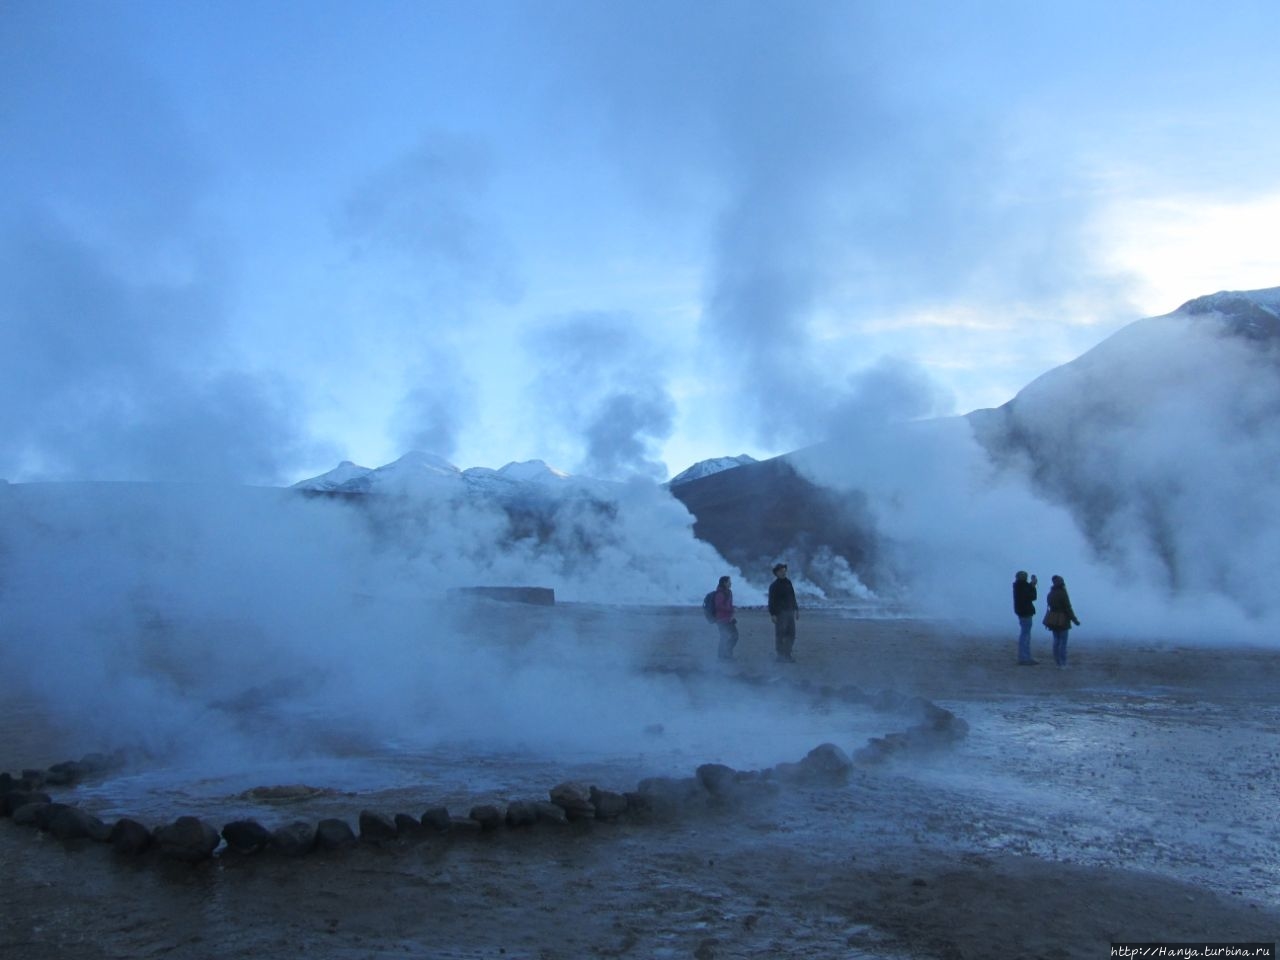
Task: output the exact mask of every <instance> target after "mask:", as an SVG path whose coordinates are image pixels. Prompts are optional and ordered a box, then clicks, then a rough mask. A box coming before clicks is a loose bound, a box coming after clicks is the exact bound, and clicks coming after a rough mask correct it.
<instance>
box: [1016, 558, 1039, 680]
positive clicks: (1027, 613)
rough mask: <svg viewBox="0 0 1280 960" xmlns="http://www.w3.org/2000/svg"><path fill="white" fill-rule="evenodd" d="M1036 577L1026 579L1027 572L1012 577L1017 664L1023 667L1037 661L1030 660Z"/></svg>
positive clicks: (1021, 571) (1033, 664)
mask: <svg viewBox="0 0 1280 960" xmlns="http://www.w3.org/2000/svg"><path fill="white" fill-rule="evenodd" d="M1035 599H1036V577H1035V574H1032V575H1031V579H1030V580H1028V579H1027V571H1025V570H1019V571H1018V572H1017V573H1015V574H1014V575H1013V613H1014V616H1016V617H1017V618H1018V627H1019V632H1018V663H1019V664H1021V665H1022V666H1025V667H1031V666H1035V664H1036V663H1038V662H1039V661H1037V660H1032V659H1031V618H1032V617H1034V616H1035V615H1036V604H1035Z"/></svg>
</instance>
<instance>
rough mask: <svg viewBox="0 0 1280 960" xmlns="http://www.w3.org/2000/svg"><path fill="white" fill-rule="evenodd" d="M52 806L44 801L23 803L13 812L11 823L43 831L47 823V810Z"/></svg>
mask: <svg viewBox="0 0 1280 960" xmlns="http://www.w3.org/2000/svg"><path fill="white" fill-rule="evenodd" d="M52 806H53V804H52V803H49V802H48V801H46V800H36V801H32V802H31V803H24V804H23V805H22V806H20V807H18V808H17V809H16V810H14V811H13V822H14V823H17V824H21V825H22V826H24V827H36V828H38V829H44V825H45V823H47V822H48V817H49V809H50V808H51V807H52Z"/></svg>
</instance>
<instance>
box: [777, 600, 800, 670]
mask: <svg viewBox="0 0 1280 960" xmlns="http://www.w3.org/2000/svg"><path fill="white" fill-rule="evenodd" d="M795 645H796V615H795V611H792V610H783V611H781V612H780V613H779V614H778V618H777V620H776V621H775V622H774V624H773V649H774V650H775V651H776V652H777V654H778V656H780V657H783V658H786V657H789V656H791V648H792V647H794V646H795Z"/></svg>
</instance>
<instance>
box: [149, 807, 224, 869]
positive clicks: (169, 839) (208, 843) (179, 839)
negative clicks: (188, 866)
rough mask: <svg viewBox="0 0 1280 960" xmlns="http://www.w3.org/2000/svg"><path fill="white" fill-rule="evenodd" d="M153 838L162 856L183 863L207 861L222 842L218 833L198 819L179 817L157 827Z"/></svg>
mask: <svg viewBox="0 0 1280 960" xmlns="http://www.w3.org/2000/svg"><path fill="white" fill-rule="evenodd" d="M153 836H154V839H155V842H156V845H157V846H158V847H159V848H160V853H161V855H162V856H166V857H169V858H170V859H173V860H181V861H182V862H183V863H199V862H200V861H201V860H208V859H209V858H210V857H212V856H213V851H214V850H216V849H218V844H219V843H221V842H222V839H221V837H219V836H218V831H217V830H215V829H213V827H211V826H209V824H207V823H205V822H204V821H203V820H201V819H200V818H199V817H179V818H178V819H177V820H175V821H173V823H170V824H166V825H165V826H161V827H157V828H156V830H155V833H154V834H153Z"/></svg>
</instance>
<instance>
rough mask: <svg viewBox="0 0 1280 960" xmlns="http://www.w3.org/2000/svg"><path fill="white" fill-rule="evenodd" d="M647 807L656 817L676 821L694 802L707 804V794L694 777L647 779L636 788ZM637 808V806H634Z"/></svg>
mask: <svg viewBox="0 0 1280 960" xmlns="http://www.w3.org/2000/svg"><path fill="white" fill-rule="evenodd" d="M635 792H636V793H637V794H639V795H640V796H641V797H642V798H643V801H642V803H643V804H644V806H645V807H647V809H648V811H649V812H650V813H652V814H653V815H654V816H655V817H658V818H659V819H664V820H670V819H674V818H675V817H677V816H679V815H680V813H681V812H682V811H683V810H684V809H685V807H687V806H689V805H690V804H692V803H694V802H699V803H702V802H705V800H706V793H705V791H704V790H703V789H702V785H701V784H699V783H698V781H697V779H696V778H694V777H685V778H681V779H678V780H677V779H675V778H673V777H646V778H645V779H644V780H641V781H640V783H639V784H638V785H637V787H636V791H635ZM633 806H635V804H633Z"/></svg>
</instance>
